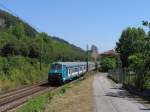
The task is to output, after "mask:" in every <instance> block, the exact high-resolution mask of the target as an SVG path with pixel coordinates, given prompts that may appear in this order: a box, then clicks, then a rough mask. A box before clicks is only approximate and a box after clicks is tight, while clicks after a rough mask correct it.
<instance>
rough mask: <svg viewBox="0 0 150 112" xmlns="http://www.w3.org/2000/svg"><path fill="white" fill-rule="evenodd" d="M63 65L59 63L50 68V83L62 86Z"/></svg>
mask: <svg viewBox="0 0 150 112" xmlns="http://www.w3.org/2000/svg"><path fill="white" fill-rule="evenodd" d="M62 72H63V68H62V64H59V63H53V64H51V66H50V69H49V72H48V82H49V83H50V84H51V85H52V84H62V83H63V79H62Z"/></svg>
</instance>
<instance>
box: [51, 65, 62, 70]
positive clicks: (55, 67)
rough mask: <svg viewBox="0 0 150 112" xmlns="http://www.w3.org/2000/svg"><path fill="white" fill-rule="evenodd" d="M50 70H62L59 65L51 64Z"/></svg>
mask: <svg viewBox="0 0 150 112" xmlns="http://www.w3.org/2000/svg"><path fill="white" fill-rule="evenodd" d="M51 69H52V70H61V69H62V65H60V64H53V65H52V66H51Z"/></svg>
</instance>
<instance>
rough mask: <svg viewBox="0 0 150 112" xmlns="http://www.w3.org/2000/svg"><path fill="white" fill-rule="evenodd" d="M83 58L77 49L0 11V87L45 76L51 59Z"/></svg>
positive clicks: (84, 54)
mask: <svg viewBox="0 0 150 112" xmlns="http://www.w3.org/2000/svg"><path fill="white" fill-rule="evenodd" d="M85 59H86V53H85V51H84V50H82V49H81V48H79V47H76V46H75V45H73V44H70V43H69V42H67V41H65V40H63V39H60V38H58V37H54V36H49V35H48V34H46V33H44V32H42V33H41V32H38V31H36V30H35V29H34V28H33V27H32V26H30V25H29V24H28V23H26V22H24V21H22V20H21V19H20V18H19V17H15V16H13V15H12V14H10V13H8V12H5V11H3V10H0V89H2V90H7V89H10V88H15V87H18V86H20V85H26V84H32V83H36V82H38V81H41V80H43V79H46V78H47V70H48V66H49V64H50V63H51V62H53V61H80V60H82V61H83V60H85ZM40 62H42V69H41V70H40Z"/></svg>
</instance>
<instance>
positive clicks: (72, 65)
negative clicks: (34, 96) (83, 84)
mask: <svg viewBox="0 0 150 112" xmlns="http://www.w3.org/2000/svg"><path fill="white" fill-rule="evenodd" d="M95 68H96V67H95V63H93V62H88V71H92V70H94V69H95ZM86 72H87V62H55V63H52V64H51V67H50V69H49V71H48V82H49V83H50V84H54V83H59V84H62V83H64V82H66V81H69V80H72V79H73V78H76V77H80V76H82V75H83V74H84V73H86Z"/></svg>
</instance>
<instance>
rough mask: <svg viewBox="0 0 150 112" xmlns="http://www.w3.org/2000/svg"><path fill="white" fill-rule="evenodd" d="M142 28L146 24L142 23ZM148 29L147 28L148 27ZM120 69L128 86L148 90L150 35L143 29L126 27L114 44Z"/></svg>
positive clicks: (149, 77)
mask: <svg viewBox="0 0 150 112" xmlns="http://www.w3.org/2000/svg"><path fill="white" fill-rule="evenodd" d="M143 25H144V26H148V22H145V21H143ZM148 27H149V26H148ZM116 51H117V52H118V53H119V54H120V60H121V62H122V65H121V66H122V68H123V70H125V71H126V74H125V76H126V80H127V79H128V80H129V82H128V83H129V84H131V85H134V86H136V87H138V88H139V89H141V90H143V89H144V88H150V35H149V32H148V33H146V32H145V31H144V29H143V28H140V27H139V28H135V27H128V28H127V29H125V30H123V31H122V34H121V36H120V38H119V40H118V42H117V43H116Z"/></svg>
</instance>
